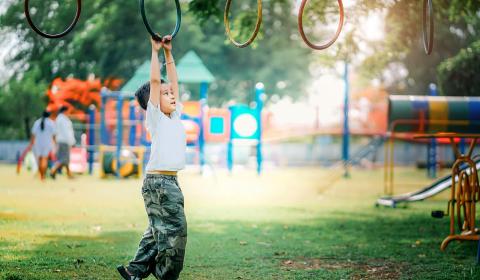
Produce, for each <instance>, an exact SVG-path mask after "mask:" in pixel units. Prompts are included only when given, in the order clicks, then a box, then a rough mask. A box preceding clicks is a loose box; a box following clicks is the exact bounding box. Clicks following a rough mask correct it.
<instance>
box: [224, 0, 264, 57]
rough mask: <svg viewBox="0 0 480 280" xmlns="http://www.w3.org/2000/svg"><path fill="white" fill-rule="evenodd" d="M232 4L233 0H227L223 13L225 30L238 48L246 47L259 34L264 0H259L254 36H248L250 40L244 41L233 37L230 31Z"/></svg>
mask: <svg viewBox="0 0 480 280" xmlns="http://www.w3.org/2000/svg"><path fill="white" fill-rule="evenodd" d="M231 4H232V0H227V3H226V5H225V13H224V14H223V22H224V24H225V31H226V32H227V36H228V39H230V41H231V42H232V43H233V44H234V45H235V46H236V47H238V48H245V47H246V46H248V45H250V44H251V43H252V42H253V41H254V40H255V38H256V37H257V35H258V31H259V30H260V26H261V25H262V0H257V23H256V24H255V30H254V31H253V34H252V36H250V38H248V40H247V41H246V42H244V43H239V42H237V41H235V39H233V37H232V34H231V31H230V21H229V19H228V14H229V13H230V5H231Z"/></svg>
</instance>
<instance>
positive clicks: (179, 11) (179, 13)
mask: <svg viewBox="0 0 480 280" xmlns="http://www.w3.org/2000/svg"><path fill="white" fill-rule="evenodd" d="M139 4H140V13H141V14H142V20H143V24H144V25H145V28H146V29H147V31H148V33H150V35H151V36H152V38H153V39H154V40H155V41H161V40H162V38H161V37H160V36H159V35H158V34H157V33H155V32H154V31H153V29H152V27H151V26H150V23H149V22H148V19H147V16H146V14H145V0H140V2H139ZM175 6H176V8H177V22H176V24H175V29H174V30H173V33H172V34H171V36H172V39H173V38H175V36H177V33H178V31H179V30H180V25H181V24H182V9H181V7H180V2H179V1H178V0H175Z"/></svg>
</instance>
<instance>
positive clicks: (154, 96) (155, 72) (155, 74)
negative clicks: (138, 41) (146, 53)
mask: <svg viewBox="0 0 480 280" xmlns="http://www.w3.org/2000/svg"><path fill="white" fill-rule="evenodd" d="M150 40H151V42H152V59H151V62H150V99H149V101H150V102H152V104H153V105H155V106H158V105H159V104H160V84H161V74H160V63H159V61H158V51H159V50H160V49H161V48H162V42H158V41H155V40H153V39H150Z"/></svg>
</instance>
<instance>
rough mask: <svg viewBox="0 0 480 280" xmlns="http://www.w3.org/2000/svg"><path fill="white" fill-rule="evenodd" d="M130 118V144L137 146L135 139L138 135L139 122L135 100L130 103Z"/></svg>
mask: <svg viewBox="0 0 480 280" xmlns="http://www.w3.org/2000/svg"><path fill="white" fill-rule="evenodd" d="M128 118H129V120H130V133H129V135H128V145H130V146H135V144H136V143H135V142H136V141H135V140H136V138H137V137H136V136H137V123H136V122H135V121H136V116H135V102H134V101H130V104H129V115H128Z"/></svg>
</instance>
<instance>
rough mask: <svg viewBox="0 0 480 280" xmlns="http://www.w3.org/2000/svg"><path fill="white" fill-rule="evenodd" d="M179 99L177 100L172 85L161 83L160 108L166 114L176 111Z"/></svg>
mask: <svg viewBox="0 0 480 280" xmlns="http://www.w3.org/2000/svg"><path fill="white" fill-rule="evenodd" d="M176 102H177V100H175V95H174V94H173V89H172V85H171V84H170V83H168V84H165V83H164V84H161V85H160V110H162V112H163V113H164V114H171V113H173V112H174V111H175V108H176V104H177V103H176Z"/></svg>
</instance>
